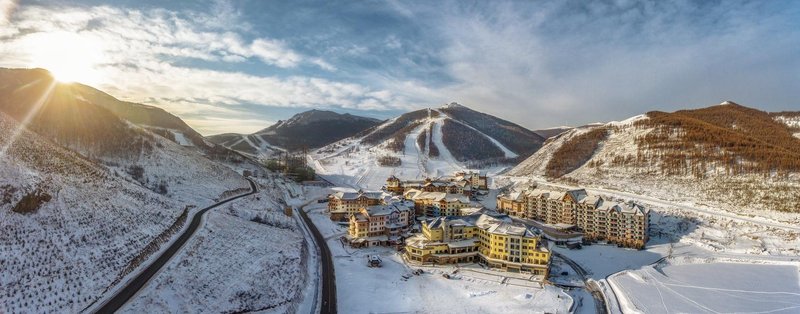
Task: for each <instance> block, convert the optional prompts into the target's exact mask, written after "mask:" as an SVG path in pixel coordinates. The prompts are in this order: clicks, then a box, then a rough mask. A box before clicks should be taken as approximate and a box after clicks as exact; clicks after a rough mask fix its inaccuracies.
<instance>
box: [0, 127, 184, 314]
mask: <svg viewBox="0 0 800 314" xmlns="http://www.w3.org/2000/svg"><path fill="white" fill-rule="evenodd" d="M11 141H13V143H11ZM0 148H2V149H3V153H2V156H0V230H2V231H0V256H2V258H0V268H2V269H3V271H2V272H0V285H2V287H3V289H2V290H3V293H2V295H0V311H3V312H9V313H14V312H31V311H32V312H53V311H56V312H57V311H65V312H80V311H81V310H82V309H83V308H84V307H86V306H87V305H89V304H91V303H92V302H94V301H95V300H96V299H97V298H98V297H99V296H100V295H101V293H103V292H104V291H105V289H106V288H107V287H108V286H109V285H110V284H112V282H114V281H115V280H117V279H119V278H120V277H121V276H124V275H125V274H127V272H129V271H130V270H131V266H136V264H134V263H135V260H136V259H137V257H138V256H140V254H142V253H143V252H148V251H149V250H152V249H153V248H157V246H153V245H155V244H158V243H160V241H164V240H167V239H168V238H169V236H171V235H172V234H173V233H174V231H176V230H170V226H172V225H173V224H174V223H175V222H176V221H178V219H179V217H180V216H181V213H182V209H183V207H184V205H182V204H180V203H179V202H177V201H174V200H171V199H169V198H167V197H166V196H163V195H160V194H157V193H154V192H152V191H150V190H148V189H146V188H144V187H142V186H140V185H139V184H138V183H135V182H131V181H129V180H127V179H126V178H124V177H122V176H120V175H118V174H114V172H113V171H109V170H108V169H107V168H105V167H103V166H100V165H98V164H96V163H94V162H92V161H89V160H87V159H86V158H84V157H83V156H81V155H79V154H76V153H74V152H72V151H69V150H67V149H64V148H62V147H60V146H59V145H56V144H54V143H52V142H51V141H49V140H47V139H45V138H43V137H41V136H38V135H36V134H34V133H32V132H29V131H27V130H25V129H24V128H21V127H20V125H19V124H18V123H17V122H16V121H15V120H14V119H13V118H11V117H9V116H8V115H6V114H5V113H2V112H0ZM162 234H163V235H162ZM151 243H152V244H151ZM148 248H150V249H149V250H148ZM149 253H152V252H149ZM143 256H145V257H146V256H147V255H143Z"/></svg>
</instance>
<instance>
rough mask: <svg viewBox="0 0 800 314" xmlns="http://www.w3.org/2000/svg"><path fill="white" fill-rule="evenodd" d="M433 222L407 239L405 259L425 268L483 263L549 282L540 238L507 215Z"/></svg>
mask: <svg viewBox="0 0 800 314" xmlns="http://www.w3.org/2000/svg"><path fill="white" fill-rule="evenodd" d="M472 212H473V213H472V214H470V215H466V216H447V217H438V218H433V219H430V220H428V221H425V222H423V224H422V233H421V234H417V235H415V236H413V237H411V238H408V239H406V245H405V257H406V258H407V259H408V260H409V261H410V262H415V263H422V264H437V265H440V264H452V263H470V262H478V263H483V264H485V265H487V266H489V267H491V268H495V269H501V270H504V271H512V272H522V273H530V274H533V275H541V276H543V277H542V278H546V277H547V275H548V272H549V264H550V251H549V250H548V249H547V247H546V245H545V244H544V243H543V242H542V239H541V237H540V236H539V235H538V234H536V233H534V232H533V231H532V230H531V229H530V228H528V227H527V226H525V225H523V224H519V223H513V222H511V219H509V218H508V216H506V215H502V214H499V213H497V212H494V211H489V210H485V209H484V210H479V211H472Z"/></svg>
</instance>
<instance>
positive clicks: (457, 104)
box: [441, 101, 467, 109]
mask: <svg viewBox="0 0 800 314" xmlns="http://www.w3.org/2000/svg"><path fill="white" fill-rule="evenodd" d="M457 108H467V107H466V106H464V105H462V104H459V103H457V102H455V101H454V102H451V103H449V104H446V105H444V106H442V107H441V109H457Z"/></svg>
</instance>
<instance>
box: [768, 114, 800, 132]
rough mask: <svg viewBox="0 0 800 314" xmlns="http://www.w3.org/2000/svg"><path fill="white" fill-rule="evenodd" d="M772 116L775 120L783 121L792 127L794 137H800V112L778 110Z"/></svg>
mask: <svg viewBox="0 0 800 314" xmlns="http://www.w3.org/2000/svg"><path fill="white" fill-rule="evenodd" d="M772 116H773V117H774V118H775V121H778V122H780V123H783V124H785V125H786V126H788V127H789V128H790V129H792V132H794V137H796V138H800V112H776V113H773V114H772Z"/></svg>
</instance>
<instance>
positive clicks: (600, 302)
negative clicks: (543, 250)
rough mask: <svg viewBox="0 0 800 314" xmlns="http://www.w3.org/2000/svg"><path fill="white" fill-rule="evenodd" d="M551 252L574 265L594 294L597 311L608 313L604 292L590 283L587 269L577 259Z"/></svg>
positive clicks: (573, 267)
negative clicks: (576, 261)
mask: <svg viewBox="0 0 800 314" xmlns="http://www.w3.org/2000/svg"><path fill="white" fill-rule="evenodd" d="M551 252H552V254H553V256H556V257H558V258H560V259H562V260H563V261H564V262H566V263H567V264H569V266H570V267H572V269H574V270H575V272H576V273H578V275H580V276H581V278H583V283H584V286H585V287H586V290H588V291H589V292H590V293H591V294H592V296H593V297H594V308H595V313H608V312H607V311H606V299H605V298H603V293H602V292H600V290H599V289H598V287H596V286H595V285H592V284H589V280H588V279H589V276H588V274H586V270H584V269H583V267H581V265H579V264H578V263H575V261H573V260H571V259H569V258H568V257H566V256H564V255H563V254H561V253H558V252H556V251H551Z"/></svg>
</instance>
